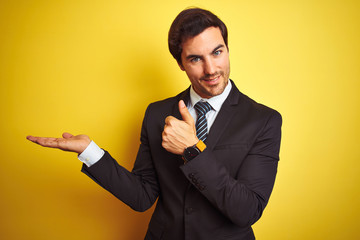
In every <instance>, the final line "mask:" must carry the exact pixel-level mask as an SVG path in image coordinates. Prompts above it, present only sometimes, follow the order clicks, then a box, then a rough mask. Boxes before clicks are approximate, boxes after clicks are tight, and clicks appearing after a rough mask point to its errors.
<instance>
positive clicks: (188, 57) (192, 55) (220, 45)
mask: <svg viewBox="0 0 360 240" xmlns="http://www.w3.org/2000/svg"><path fill="white" fill-rule="evenodd" d="M223 47H225V45H224V44H219V45H217V46H216V47H215V48H214V49H213V50H212V51H211V53H213V52H216V51H217V50H218V49H219V48H223ZM197 57H201V56H200V55H196V54H191V55H189V56H186V59H187V60H188V59H192V58H197Z"/></svg>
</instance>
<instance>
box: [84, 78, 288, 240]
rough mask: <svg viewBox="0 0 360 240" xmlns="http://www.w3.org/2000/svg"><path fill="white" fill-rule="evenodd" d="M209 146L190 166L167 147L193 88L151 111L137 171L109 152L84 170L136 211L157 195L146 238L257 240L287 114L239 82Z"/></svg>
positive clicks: (212, 130)
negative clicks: (169, 120)
mask: <svg viewBox="0 0 360 240" xmlns="http://www.w3.org/2000/svg"><path fill="white" fill-rule="evenodd" d="M231 84H233V88H232V90H231V92H230V94H229V96H228V98H227V99H226V100H225V102H224V104H223V106H222V108H221V110H220V112H219V114H218V116H217V118H216V120H215V122H214V123H213V125H212V127H211V130H210V132H209V135H208V138H207V139H206V141H205V143H206V145H207V148H206V149H205V151H204V152H202V153H201V154H200V155H198V156H197V157H196V158H194V159H193V160H191V161H190V162H188V163H187V164H185V165H184V162H183V160H182V158H181V156H178V155H174V154H172V153H169V152H167V151H166V150H165V149H164V148H163V147H162V146H161V142H162V137H161V134H162V131H163V128H164V123H165V118H166V117H167V116H169V115H172V116H175V117H177V118H179V119H181V115H180V112H179V109H178V102H179V100H180V99H183V100H184V101H185V103H187V102H188V101H189V99H190V98H189V89H187V90H185V91H184V92H182V93H180V94H179V95H177V96H175V97H172V98H169V99H166V100H163V101H159V102H155V103H152V104H150V105H149V106H148V108H147V110H146V113H145V117H144V120H143V125H142V130H141V144H140V148H139V151H138V155H137V158H136V161H135V164H134V168H133V170H132V171H131V172H129V171H127V170H126V169H125V168H123V167H121V166H120V165H119V164H118V163H117V162H116V161H115V160H114V159H113V158H112V157H111V156H110V154H109V153H108V152H105V155H104V156H103V158H102V159H101V160H100V161H98V162H97V163H95V164H94V165H93V166H91V167H90V168H89V167H87V166H86V165H83V168H82V171H83V172H84V173H85V174H87V175H88V176H89V177H91V178H92V179H93V180H94V181H96V182H97V183H98V184H100V185H101V186H102V187H104V188H105V189H107V190H108V191H110V192H111V193H112V194H113V195H115V196H116V197H117V198H119V199H120V200H121V201H123V202H124V203H126V204H127V205H129V206H130V207H131V208H133V209H134V210H136V211H145V210H146V209H148V208H149V207H151V206H152V204H153V203H154V202H155V200H156V199H157V198H158V202H157V205H156V208H155V211H154V214H153V216H152V218H151V221H150V223H149V228H148V231H147V234H146V236H145V239H166V240H180V239H181V240H183V239H186V240H188V239H194V240H202V239H204V240H216V239H219V240H224V239H233V240H235V239H236V240H238V239H239V240H240V239H246V240H247V239H255V237H254V233H253V231H252V228H251V225H252V224H254V223H255V222H256V221H257V220H258V219H259V218H260V216H261V215H262V212H263V210H264V208H265V206H266V204H267V202H268V200H269V197H270V194H271V191H272V188H273V185H274V181H275V176H276V172H277V164H278V160H279V148H280V139H281V124H282V119H281V115H280V114H279V113H278V112H277V111H275V110H273V109H270V108H268V107H266V106H264V105H261V104H258V103H256V102H255V101H253V100H252V99H250V98H249V97H247V96H245V95H244V94H242V93H240V92H239V90H238V89H237V88H236V86H235V85H234V83H233V82H232V81H231Z"/></svg>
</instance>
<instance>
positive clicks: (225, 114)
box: [205, 81, 240, 149]
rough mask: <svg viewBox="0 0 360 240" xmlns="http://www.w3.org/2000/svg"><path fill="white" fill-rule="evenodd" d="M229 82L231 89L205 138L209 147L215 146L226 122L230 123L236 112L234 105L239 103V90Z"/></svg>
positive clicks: (225, 126)
mask: <svg viewBox="0 0 360 240" xmlns="http://www.w3.org/2000/svg"><path fill="white" fill-rule="evenodd" d="M231 84H232V89H231V91H230V94H229V96H228V97H227V98H226V100H225V101H224V103H223V105H222V107H221V109H220V112H219V113H218V115H217V116H216V119H215V121H214V123H213V125H212V127H211V129H210V132H209V135H208V137H207V139H206V140H205V143H206V145H207V146H208V147H209V148H210V149H213V148H214V147H215V146H216V144H217V142H218V140H219V138H220V136H221V135H222V133H223V132H224V130H225V129H227V126H228V124H229V123H230V121H231V119H232V118H233V116H234V114H235V113H236V112H237V111H235V107H236V106H237V105H238V104H239V101H240V92H239V90H238V89H237V87H236V86H235V84H234V83H233V82H232V81H231Z"/></svg>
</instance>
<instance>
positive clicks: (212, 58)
mask: <svg viewBox="0 0 360 240" xmlns="http://www.w3.org/2000/svg"><path fill="white" fill-rule="evenodd" d="M169 48H170V52H171V54H172V55H173V56H174V58H175V59H176V60H177V62H178V64H179V66H180V68H181V70H183V71H185V72H186V74H187V76H188V77H189V79H190V81H191V84H192V87H193V89H194V90H195V92H196V93H197V94H199V95H200V96H201V97H203V98H211V97H213V96H217V95H219V94H221V93H222V92H223V91H224V89H225V87H226V85H227V83H228V79H229V74H230V63H229V52H228V44H227V30H226V26H225V24H224V23H223V22H222V21H221V20H220V19H219V18H218V17H216V16H215V15H214V14H212V13H211V12H209V11H206V10H203V9H198V8H195V9H194V8H193V9H187V10H184V11H182V12H181V13H180V14H179V15H178V16H177V17H176V19H175V20H174V22H173V24H172V26H171V28H170V31H169Z"/></svg>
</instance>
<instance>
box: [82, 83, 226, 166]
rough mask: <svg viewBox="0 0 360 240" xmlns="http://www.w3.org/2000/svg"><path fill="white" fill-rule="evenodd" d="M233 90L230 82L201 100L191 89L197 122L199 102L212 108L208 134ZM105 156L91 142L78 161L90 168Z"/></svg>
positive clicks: (191, 111)
mask: <svg viewBox="0 0 360 240" xmlns="http://www.w3.org/2000/svg"><path fill="white" fill-rule="evenodd" d="M231 88H232V85H231V83H230V81H228V84H227V85H226V87H225V89H224V91H223V92H222V93H221V94H220V95H217V96H214V97H212V98H209V99H206V98H205V99H204V98H201V97H200V96H199V95H198V94H197V93H196V92H195V91H194V89H193V87H191V88H190V101H189V102H188V104H187V108H188V110H189V113H190V114H191V116H192V117H193V118H194V121H195V122H196V119H197V114H196V111H195V108H194V106H195V104H196V103H197V102H199V101H206V102H208V103H209V104H210V105H211V107H212V109H211V110H210V111H209V112H207V113H206V119H207V125H208V132H209V131H210V128H211V126H212V125H213V123H214V121H215V118H216V116H217V115H218V113H219V111H220V109H221V106H222V105H223V103H224V101H225V99H226V98H227V97H228V96H229V93H230V91H231ZM104 154H105V152H104V150H103V149H101V148H99V146H98V145H96V143H95V142H93V141H91V142H90V144H89V146H87V148H86V149H85V150H84V151H83V152H82V153H81V154H79V156H78V159H79V160H80V161H82V162H83V163H84V164H86V166H88V167H90V166H92V165H93V164H95V163H96V162H97V161H99V160H100V159H101V158H102V156H103V155H104Z"/></svg>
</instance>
